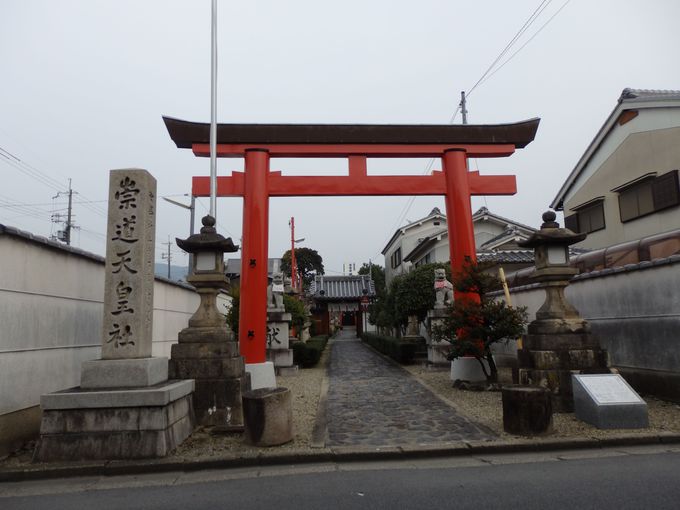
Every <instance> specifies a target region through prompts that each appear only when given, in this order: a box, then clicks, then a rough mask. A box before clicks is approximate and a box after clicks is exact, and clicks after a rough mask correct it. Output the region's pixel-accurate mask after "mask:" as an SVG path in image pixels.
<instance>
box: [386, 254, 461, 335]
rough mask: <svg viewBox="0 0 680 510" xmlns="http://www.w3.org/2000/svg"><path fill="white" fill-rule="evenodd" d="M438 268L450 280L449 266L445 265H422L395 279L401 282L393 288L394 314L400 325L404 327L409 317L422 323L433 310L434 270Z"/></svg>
mask: <svg viewBox="0 0 680 510" xmlns="http://www.w3.org/2000/svg"><path fill="white" fill-rule="evenodd" d="M439 268H443V269H445V270H446V272H447V277H448V278H450V276H449V274H450V271H451V269H450V265H449V264H446V263H435V264H423V265H421V266H418V267H416V268H414V269H413V270H411V271H409V272H408V273H406V274H403V275H400V276H398V277H397V278H395V280H398V279H399V280H401V282H400V284H399V285H396V286H395V287H394V292H395V295H394V308H395V310H394V312H395V316H396V319H397V322H398V323H399V324H400V325H406V324H407V323H408V318H409V317H410V316H411V315H415V316H417V317H418V320H419V321H421V322H422V321H424V320H425V318H426V317H427V312H428V311H429V310H432V308H434V301H435V294H434V270H435V269H439Z"/></svg>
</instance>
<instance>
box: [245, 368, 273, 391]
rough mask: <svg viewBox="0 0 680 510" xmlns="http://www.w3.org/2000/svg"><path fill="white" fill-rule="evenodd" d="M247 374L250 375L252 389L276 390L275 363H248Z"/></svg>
mask: <svg viewBox="0 0 680 510" xmlns="http://www.w3.org/2000/svg"><path fill="white" fill-rule="evenodd" d="M246 372H247V373H248V374H250V388H251V389H253V390H257V389H260V388H276V373H275V371H274V363H273V362H271V361H265V362H264V363H246Z"/></svg>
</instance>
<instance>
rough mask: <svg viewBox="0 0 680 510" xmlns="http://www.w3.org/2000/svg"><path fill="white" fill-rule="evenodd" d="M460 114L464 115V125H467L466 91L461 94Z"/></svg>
mask: <svg viewBox="0 0 680 510" xmlns="http://www.w3.org/2000/svg"><path fill="white" fill-rule="evenodd" d="M458 106H460V112H461V113H462V114H463V124H467V114H468V111H467V101H466V100H465V91H464V90H462V91H461V92H460V104H459V105H458Z"/></svg>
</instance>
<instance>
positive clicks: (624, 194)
mask: <svg viewBox="0 0 680 510" xmlns="http://www.w3.org/2000/svg"><path fill="white" fill-rule="evenodd" d="M612 191H617V192H618V193H619V212H620V215H621V221H622V222H626V221H631V220H634V219H636V218H640V217H642V216H646V215H648V214H651V213H654V212H657V211H661V210H663V209H666V208H668V207H673V206H675V205H678V203H680V193H679V192H678V171H677V170H673V171H671V172H668V173H665V174H663V175H660V176H658V177H655V176H654V175H653V174H650V175H647V176H643V178H641V179H637V180H636V181H635V182H632V183H630V184H625V185H623V186H619V187H618V188H615V189H614V190H612Z"/></svg>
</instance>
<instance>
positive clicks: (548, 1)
mask: <svg viewBox="0 0 680 510" xmlns="http://www.w3.org/2000/svg"><path fill="white" fill-rule="evenodd" d="M552 1H553V0H543V1H541V3H540V4H539V5H538V7H536V9H534V11H533V12H532V13H531V15H530V16H529V18H528V19H527V20H526V21H525V22H524V24H523V25H522V26H521V27H520V29H519V30H518V31H517V32H516V33H515V35H514V36H513V37H512V39H510V41H509V42H508V43H507V44H506V45H505V48H503V50H502V51H501V52H500V53H499V54H498V56H497V57H496V58H495V59H494V60H493V62H492V63H491V65H489V67H488V68H487V69H486V70H485V71H484V73H482V76H480V78H479V79H478V80H477V81H476V82H475V84H474V85H473V86H472V88H470V89H469V91H467V92H463V94H465V97H466V98H467V97H469V96H470V94H471V93H472V92H473V91H474V90H475V89H476V88H477V87H479V86H480V85H481V84H483V83H484V82H486V81H487V80H488V79H489V78H490V77H491V76H493V75H494V74H496V72H498V71H499V70H500V69H501V68H502V67H503V66H505V65H506V64H507V63H508V62H510V60H512V59H513V58H514V57H515V55H517V54H518V53H519V52H520V51H522V49H523V48H524V47H525V46H526V45H527V44H529V43H530V42H531V41H532V40H533V39H534V38H535V37H536V36H537V35H538V34H539V33H540V32H541V31H542V30H543V29H544V28H545V27H546V26H547V25H548V23H550V22H551V21H552V20H553V19H554V18H555V16H557V15H558V14H559V13H560V11H562V9H564V8H565V7H566V5H567V4H568V3H569V2H570V1H571V0H567V1H566V2H565V3H564V4H563V5H562V6H561V7H560V8H559V9H558V10H557V11H556V12H555V13H554V14H553V15H552V16H551V17H550V19H548V21H546V22H545V23H544V24H543V25H542V26H541V27H540V28H539V29H538V30H537V31H536V33H534V34H533V35H532V36H531V38H530V39H529V40H528V41H526V42H525V43H524V44H523V45H522V46H521V47H520V48H519V49H518V50H517V51H516V52H515V53H513V54H512V55H511V56H510V57H509V58H508V59H507V60H506V61H505V62H503V64H501V65H500V66H499V67H498V68H496V69H495V70H494V66H495V65H496V64H497V63H498V62H499V61H500V60H502V58H503V57H504V56H505V55H506V54H507V53H508V51H509V50H510V49H511V48H512V47H513V46H514V45H515V43H516V42H517V41H518V40H519V38H520V37H522V35H524V33H525V32H526V31H527V30H528V29H529V28H530V27H531V25H533V24H534V23H535V22H536V20H537V19H538V17H539V16H540V15H541V14H542V13H543V11H545V9H546V8H547V7H548V6H549V5H550V4H551V3H552ZM492 70H493V72H492ZM462 107H463V104H462V102H461V103H460V104H459V105H458V108H456V110H455V111H454V112H453V115H451V119H450V120H449V124H453V121H454V120H455V118H456V116H457V115H458V113H459V112H460V111H461V108H462ZM433 164H434V158H433V159H431V160H430V161H429V163H428V165H427V167H426V169H425V172H423V173H424V174H428V173H429V172H430V170H431V168H432V165H433ZM415 199H416V197H415V196H412V197H410V198H409V200H408V201H407V202H406V204H405V206H404V209H403V210H402V212H401V213H400V215H399V216H398V218H397V221H396V222H395V226H394V228H392V229H390V230H389V234H388V237H387V238H386V239H385V242H384V243H383V244H385V243H386V242H387V241H389V240H390V239H391V238H392V235H393V233H392V232H394V231H396V230H397V229H398V228H399V225H401V222H402V221H403V220H404V218H405V217H406V215H407V214H408V212H409V211H410V210H411V207H412V206H413V204H414V202H415ZM376 255H378V254H376Z"/></svg>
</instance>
